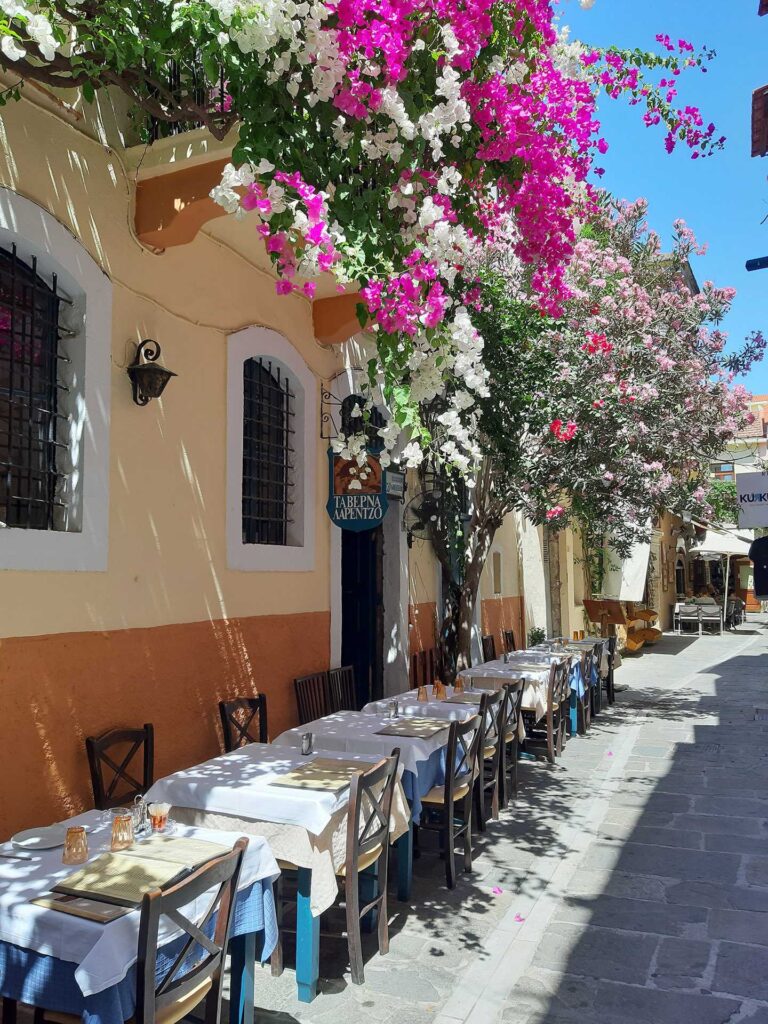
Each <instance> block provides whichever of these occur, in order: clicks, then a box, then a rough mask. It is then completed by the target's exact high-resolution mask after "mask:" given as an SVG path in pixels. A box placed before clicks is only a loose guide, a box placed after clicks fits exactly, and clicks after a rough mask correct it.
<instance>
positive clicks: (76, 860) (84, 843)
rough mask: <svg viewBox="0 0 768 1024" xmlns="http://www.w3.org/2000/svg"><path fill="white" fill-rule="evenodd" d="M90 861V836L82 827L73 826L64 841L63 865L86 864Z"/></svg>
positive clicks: (68, 830)
mask: <svg viewBox="0 0 768 1024" xmlns="http://www.w3.org/2000/svg"><path fill="white" fill-rule="evenodd" d="M87 860H88V836H87V835H86V833H85V828H84V827H83V826H82V825H72V826H71V827H70V828H68V829H67V835H66V838H65V839H64V853H63V854H62V856H61V863H62V864H85V862H86V861H87Z"/></svg>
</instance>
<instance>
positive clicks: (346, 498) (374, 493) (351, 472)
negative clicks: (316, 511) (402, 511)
mask: <svg viewBox="0 0 768 1024" xmlns="http://www.w3.org/2000/svg"><path fill="white" fill-rule="evenodd" d="M388 505H389V499H388V498H387V473H386V471H385V470H383V469H382V468H381V462H380V461H379V458H378V456H377V455H371V454H370V453H369V455H368V462H367V463H366V465H365V466H362V467H361V466H358V465H357V463H356V462H354V461H350V460H348V459H342V458H341V457H340V456H339V455H335V454H334V452H333V449H331V448H329V449H328V503H327V504H326V506H325V507H326V509H327V510H328V515H329V516H330V517H331V522H333V523H335V524H336V525H337V526H340V527H341V529H342V530H356V531H358V532H359V531H361V530H372V529H373V528H374V527H376V526H380V525H381V522H382V520H383V519H384V515H385V513H386V511H387V507H388Z"/></svg>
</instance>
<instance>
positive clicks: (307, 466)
mask: <svg viewBox="0 0 768 1024" xmlns="http://www.w3.org/2000/svg"><path fill="white" fill-rule="evenodd" d="M259 356H262V357H264V358H266V359H270V360H271V361H272V363H273V364H276V365H278V366H280V367H281V369H282V370H284V371H285V372H287V373H288V374H289V376H291V377H292V378H293V380H292V382H291V383H292V385H293V386H294V388H295V392H296V398H295V401H294V415H293V429H294V431H295V433H294V434H293V444H294V447H295V453H294V457H293V485H292V487H291V500H292V501H293V505H292V507H291V517H292V519H293V522H292V523H291V524H290V526H289V529H288V543H287V544H245V543H243V521H242V516H243V367H244V364H245V362H246V360H248V359H258V358H259ZM317 388H318V382H317V379H316V377H315V375H314V373H313V372H312V370H310V368H309V367H308V366H307V364H306V363H305V362H304V360H303V359H302V357H301V355H300V354H299V352H298V351H297V350H296V349H295V348H294V346H293V345H292V344H291V343H290V341H288V339H287V338H285V337H283V335H282V334H278V332H277V331H273V330H270V329H269V328H267V327H246V328H245V330H242V331H238V332H237V333H236V334H230V335H229V337H228V338H227V565H228V566H229V568H230V569H234V570H236V571H239V572H310V571H311V570H312V569H314V567H315V518H316V508H315V491H316V487H315V480H316V470H317V466H316V463H315V459H314V454H315V452H316V451H317V443H316V437H315V429H316V427H317V423H318V419H317Z"/></svg>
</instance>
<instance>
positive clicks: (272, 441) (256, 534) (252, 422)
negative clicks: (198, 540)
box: [243, 356, 296, 545]
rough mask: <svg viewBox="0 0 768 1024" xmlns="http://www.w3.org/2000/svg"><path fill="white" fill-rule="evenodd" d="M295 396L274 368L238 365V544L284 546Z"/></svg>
mask: <svg viewBox="0 0 768 1024" xmlns="http://www.w3.org/2000/svg"><path fill="white" fill-rule="evenodd" d="M295 400H296V396H295V394H294V392H293V391H292V390H291V382H290V380H289V378H288V377H287V375H286V374H285V372H284V371H283V370H281V368H280V367H279V366H273V364H272V362H271V361H270V360H265V359H264V358H263V357H261V356H259V357H258V358H253V359H246V361H245V363H244V366H243V543H244V544H283V545H285V544H287V543H288V526H289V525H290V523H292V522H293V519H292V518H291V508H292V506H293V500H292V494H293V469H294V465H293V456H294V448H293V435H294V433H295V430H294V417H295Z"/></svg>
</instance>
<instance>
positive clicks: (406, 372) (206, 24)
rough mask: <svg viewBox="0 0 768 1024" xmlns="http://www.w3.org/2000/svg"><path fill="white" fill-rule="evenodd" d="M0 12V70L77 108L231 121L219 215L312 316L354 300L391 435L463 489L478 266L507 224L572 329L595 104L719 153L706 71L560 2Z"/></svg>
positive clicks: (477, 355) (483, 380) (199, 1)
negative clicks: (318, 301)
mask: <svg viewBox="0 0 768 1024" xmlns="http://www.w3.org/2000/svg"><path fill="white" fill-rule="evenodd" d="M0 12H1V13H0V64H2V65H4V66H6V67H13V68H14V69H15V70H16V71H18V72H19V73H20V74H21V76H22V79H23V78H33V79H36V80H38V81H41V82H43V83H45V84H46V85H52V86H55V87H57V88H61V87H66V86H73V87H78V88H81V89H82V90H83V92H84V94H85V96H86V98H90V97H92V96H93V93H94V91H95V90H96V89H99V88H103V87H114V88H120V89H122V90H123V91H124V92H126V93H127V94H128V95H129V96H130V97H131V99H132V100H133V101H134V102H135V103H137V104H138V105H139V106H140V107H142V108H143V109H144V110H145V111H148V112H149V113H151V114H153V116H155V117H158V118H160V119H161V120H163V119H164V120H166V121H168V122H171V123H175V124H179V123H181V124H184V123H186V122H187V121H189V120H190V119H193V120H197V121H200V122H202V123H203V124H205V125H207V126H208V127H209V128H210V129H211V130H212V131H213V132H214V134H216V135H217V136H218V137H219V138H221V137H223V135H224V134H225V132H226V131H227V130H228V129H229V128H231V127H232V126H233V125H235V124H237V125H238V129H239V141H238V143H237V145H236V146H235V148H234V152H233V159H232V164H231V165H230V166H229V167H228V168H227V170H226V172H225V174H224V179H223V181H222V183H221V186H220V187H218V188H217V189H215V190H214V195H215V198H216V199H217V201H218V202H220V203H221V204H222V205H223V206H224V207H225V209H227V210H228V211H230V212H231V213H233V214H236V215H245V214H246V213H247V214H248V215H249V216H250V217H251V218H252V219H253V222H254V239H255V241H256V240H261V239H263V242H264V243H265V244H266V247H267V251H268V252H269V254H270V256H271V257H272V259H273V261H274V264H275V268H276V271H277V275H278V281H277V289H278V291H279V292H280V293H283V294H288V293H291V292H294V291H300V292H301V293H303V294H304V295H305V296H306V297H308V298H310V299H311V298H313V297H314V295H315V288H316V281H315V280H314V278H315V277H316V276H317V275H318V274H323V273H327V274H330V275H332V276H333V278H334V279H335V281H336V285H337V287H338V288H339V289H340V290H351V291H358V290H359V294H360V299H361V318H362V320H363V321H364V323H365V324H366V326H367V327H368V328H369V330H370V332H371V333H372V334H373V335H374V338H375V348H374V353H373V357H372V359H371V362H370V363H369V374H370V381H371V384H373V383H377V384H379V385H381V389H382V391H383V395H384V398H385V401H386V404H387V405H388V407H389V410H390V412H391V415H392V417H393V420H394V423H395V424H396V425H397V426H398V427H400V428H405V429H406V431H407V432H408V433H409V434H410V436H411V437H412V438H413V439H414V441H415V442H418V443H419V444H420V445H426V444H429V442H430V441H432V443H433V447H435V446H436V447H437V449H438V450H439V453H440V457H441V458H443V459H444V460H446V461H447V462H449V463H451V464H452V465H454V466H457V467H459V468H461V469H463V470H467V469H468V468H469V467H471V466H472V464H473V463H475V462H476V460H477V458H478V457H479V448H478V445H477V442H476V439H475V436H474V434H475V432H474V421H473V417H474V415H475V413H474V410H475V409H476V404H477V401H478V400H479V399H482V398H483V397H485V396H486V395H487V393H488V392H487V387H488V384H487V373H486V370H485V368H484V365H483V359H482V351H483V340H482V337H481V335H480V334H479V332H478V330H477V326H476V324H474V323H473V322H472V317H471V313H470V310H471V296H472V294H473V287H474V282H473V281H472V280H471V279H469V278H468V277H467V275H466V273H465V268H466V266H467V265H468V264H469V263H471V262H472V259H473V251H474V250H475V249H476V248H477V247H478V246H483V245H485V244H487V243H488V242H489V241H491V242H492V241H493V240H494V239H495V237H496V236H497V235H498V234H499V232H500V230H501V229H502V228H503V230H504V231H508V230H509V225H510V223H511V224H513V226H514V228H513V235H514V249H515V253H516V255H517V256H518V258H519V259H520V261H521V267H522V268H523V272H524V274H525V277H526V279H527V281H528V282H529V285H530V289H531V294H532V295H533V296H534V297H535V301H536V303H537V304H538V305H539V306H540V308H541V309H542V310H543V311H545V312H546V313H548V314H550V315H557V314H558V313H559V312H560V310H561V309H562V307H563V303H564V302H565V301H566V299H567V297H568V287H567V283H566V271H567V266H568V263H569V261H570V259H571V257H572V255H573V251H574V244H575V241H576V231H575V227H574V225H575V223H576V222H577V218H580V217H583V216H585V215H586V214H587V213H588V212H589V209H590V207H591V204H592V201H593V200H592V196H591V192H590V189H589V187H588V186H587V176H588V174H589V172H590V170H591V169H592V168H593V167H594V166H595V163H596V161H597V158H599V155H600V154H601V153H603V152H604V151H605V149H606V146H607V144H606V142H605V141H604V140H603V139H602V138H601V137H600V131H599V124H598V121H597V119H596V117H595V99H596V95H597V93H598V92H599V91H600V90H603V91H605V92H607V94H608V95H609V96H612V97H617V96H627V97H628V98H629V100H630V102H631V103H638V104H642V105H643V107H642V109H643V110H644V117H645V118H646V121H647V123H654V122H657V121H658V122H659V123H661V124H662V125H664V126H665V127H666V129H667V133H668V135H667V146H668V148H672V146H673V145H674V144H675V143H676V141H678V140H681V141H682V142H683V143H684V144H687V145H688V146H689V147H691V151H692V153H693V154H694V155H697V154H699V153H707V152H709V151H711V149H712V147H713V145H715V144H716V143H715V142H714V128H711V129H710V127H709V126H704V124H703V119H702V118H701V116H700V115H699V113H698V111H696V110H695V108H692V107H682V108H677V107H676V106H675V102H676V95H675V94H676V89H677V85H676V83H677V81H678V77H679V74H680V73H681V72H682V71H683V70H684V69H686V68H689V67H695V66H702V67H703V62H704V61H705V60H706V56H707V55H706V54H703V55H699V54H696V53H694V52H693V48H692V47H691V46H690V44H688V43H686V42H685V41H680V42H678V43H677V44H672V43H671V41H668V40H667V39H666V37H663V36H662V37H660V39H659V43H660V47H661V52H660V53H656V54H643V53H640V52H638V51H632V52H629V51H622V50H618V49H610V50H607V51H597V50H593V49H590V48H588V47H584V46H582V45H581V44H578V43H572V42H569V40H568V38H567V35H566V34H565V33H564V32H563V31H562V30H559V29H558V26H557V25H556V22H555V19H554V13H553V7H552V5H551V4H550V2H549V0H324V2H321V0H262V2H260V3H258V4H254V3H252V2H250V0H120V2H118V0H104V2H95V0H79V2H74V0H72V2H65V0H55V2H54V0H40V2H38V3H36V4H29V3H27V4H24V3H16V2H12V0H3V2H1V3H0ZM65 44H66V45H65ZM171 60H172V61H174V62H175V67H176V75H175V81H176V82H177V83H181V85H180V87H174V88H173V89H170V88H169V87H168V86H167V84H166V82H167V77H166V76H165V69H166V68H167V65H168V62H169V61H171ZM200 68H202V69H204V71H205V74H206V75H207V77H208V79H209V81H210V96H209V99H207V100H206V98H205V95H204V93H205V90H202V92H203V96H202V98H201V88H200V72H199V69H200ZM646 72H647V73H646ZM438 395H446V396H449V397H450V401H451V404H452V412H453V413H455V415H451V416H447V417H446V418H445V420H444V422H443V423H442V424H441V438H442V440H441V441H440V442H439V444H438V443H437V442H436V441H435V439H433V438H431V436H430V433H429V431H428V430H427V429H426V427H425V425H424V423H423V420H422V418H421V416H420V413H419V409H420V405H421V404H422V403H423V401H425V400H427V399H429V398H430V397H436V396H438ZM365 415H367V408H366V410H364V418H365ZM397 433H398V431H394V430H387V435H386V441H387V446H388V448H391V447H392V446H393V445H394V444H395V441H396V440H397ZM344 440H346V439H344ZM358 447H359V446H358ZM348 449H349V446H347V448H346V449H345V450H348ZM408 450H409V451H413V449H412V448H411V447H410V446H409V449H408ZM418 457H419V456H418V455H417V454H414V459H418Z"/></svg>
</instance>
